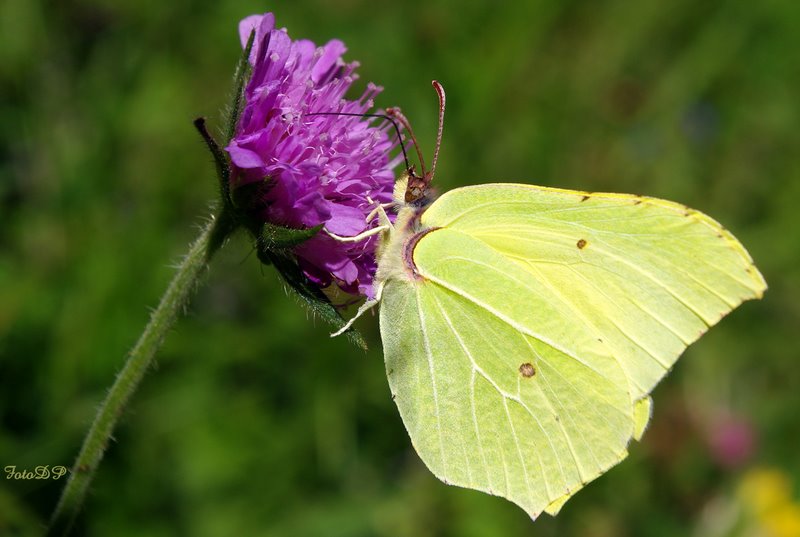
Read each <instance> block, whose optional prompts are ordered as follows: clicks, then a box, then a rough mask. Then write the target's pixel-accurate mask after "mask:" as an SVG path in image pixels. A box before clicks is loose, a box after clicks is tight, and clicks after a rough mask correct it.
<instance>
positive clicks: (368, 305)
mask: <svg viewBox="0 0 800 537" xmlns="http://www.w3.org/2000/svg"><path fill="white" fill-rule="evenodd" d="M381 294H383V282H381V283H380V284H379V285H378V287H377V289H375V297H374V298H370V299H369V300H367V301H366V302H364V303H363V304H361V307H360V308H358V311H357V312H356V314H355V315H354V316H353V318H352V319H350V320H349V321H347V324H345V325H344V326H343V327H341V328H340V329H339V330H337V331H336V332H334V333H333V334H331V337H336V336H340V335H342V334H343V333H345V332H346V331H347V330H349V329H350V327H351V326H353V323H354V322H355V321H356V319H358V318H359V317H361V316H362V315H363V314H364V313H366V312H367V311H368V310H370V309H372V308H373V307H374V306H376V305H377V304H378V303H379V302H380V301H381Z"/></svg>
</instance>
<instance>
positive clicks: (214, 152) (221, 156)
mask: <svg viewBox="0 0 800 537" xmlns="http://www.w3.org/2000/svg"><path fill="white" fill-rule="evenodd" d="M194 126H195V128H196V129H197V132H199V133H200V136H201V137H202V138H203V141H205V143H206V146H207V147H208V150H209V152H210V153H211V157H212V158H213V159H214V164H215V165H216V168H217V178H218V179H219V194H220V197H221V198H222V205H223V208H224V210H225V212H231V211H233V202H232V201H231V191H230V190H231V189H230V177H231V165H230V160H228V155H227V154H226V153H225V152H224V151H223V150H222V148H220V146H219V144H218V143H217V141H216V140H215V139H214V137H213V136H212V135H211V133H210V132H208V129H207V128H206V118H204V117H199V118H197V119H195V120H194Z"/></svg>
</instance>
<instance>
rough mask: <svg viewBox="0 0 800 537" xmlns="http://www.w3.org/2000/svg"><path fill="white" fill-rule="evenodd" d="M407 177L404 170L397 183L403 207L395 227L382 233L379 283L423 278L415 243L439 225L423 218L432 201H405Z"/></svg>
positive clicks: (376, 282)
mask: <svg viewBox="0 0 800 537" xmlns="http://www.w3.org/2000/svg"><path fill="white" fill-rule="evenodd" d="M408 178H409V176H408V174H407V173H406V174H403V176H402V177H400V179H398V181H397V186H396V187H395V202H396V203H397V204H398V205H399V206H400V210H399V211H398V213H397V218H396V219H395V221H394V226H393V227H392V229H389V230H388V231H386V232H385V233H384V234H383V235H382V236H381V243H380V245H379V247H378V272H377V274H376V277H375V284H376V286H380V285H383V284H384V283H386V282H387V281H389V280H401V281H406V282H415V281H419V280H421V277H420V276H419V274H418V273H417V270H416V266H415V265H414V259H413V254H414V246H416V244H417V242H419V240H420V239H421V238H422V237H423V236H425V235H426V234H428V233H429V232H431V231H434V230H435V229H437V228H427V227H425V226H423V225H422V223H421V222H420V218H421V217H422V214H423V213H424V212H425V209H426V208H427V205H429V204H430V203H429V202H427V203H425V204H424V205H422V204H419V205H418V204H417V203H416V202H415V203H406V202H405V197H406V192H407V191H406V185H407V184H408ZM423 199H425V200H427V196H426V197H423V198H420V200H423ZM418 201H419V200H418Z"/></svg>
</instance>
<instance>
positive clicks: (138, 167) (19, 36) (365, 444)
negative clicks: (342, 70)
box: [0, 0, 800, 537]
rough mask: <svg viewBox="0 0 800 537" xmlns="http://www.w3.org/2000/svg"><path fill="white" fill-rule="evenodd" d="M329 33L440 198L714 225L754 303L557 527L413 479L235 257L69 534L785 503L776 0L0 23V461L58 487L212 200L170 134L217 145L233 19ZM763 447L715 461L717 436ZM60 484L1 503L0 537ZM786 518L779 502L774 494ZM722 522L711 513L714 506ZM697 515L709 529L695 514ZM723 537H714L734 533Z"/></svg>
mask: <svg viewBox="0 0 800 537" xmlns="http://www.w3.org/2000/svg"><path fill="white" fill-rule="evenodd" d="M271 9H272V10H274V11H275V12H276V16H277V20H278V24H279V25H285V26H286V27H288V28H289V32H290V34H291V35H292V36H293V37H295V38H300V37H307V38H311V39H313V40H315V41H316V42H317V43H322V42H324V41H326V40H327V39H330V38H333V37H338V38H341V39H343V40H345V42H346V43H347V45H348V47H349V49H350V52H349V53H348V57H349V58H351V59H358V60H360V61H361V62H362V68H361V71H360V72H361V75H362V81H361V82H360V83H365V82H366V81H368V80H372V81H375V82H377V83H379V84H382V85H384V86H385V88H386V90H385V92H384V93H383V94H382V96H381V97H380V99H379V100H378V103H377V104H378V105H379V106H382V107H385V106H391V105H399V106H402V107H403V110H404V112H405V113H406V115H407V116H408V117H409V118H410V119H411V121H412V122H413V124H414V127H415V131H416V132H417V134H418V136H419V137H420V140H421V145H422V147H423V148H432V147H433V137H434V133H435V122H436V107H435V104H436V103H435V94H434V92H433V91H432V89H431V88H430V80H431V79H433V78H436V79H438V80H440V81H441V82H442V83H443V84H444V86H445V88H446V89H447V92H448V113H447V117H446V121H445V135H444V145H443V149H442V159H441V161H440V168H439V172H438V174H437V178H436V182H437V186H438V187H439V188H440V189H441V190H447V189H449V188H453V187H455V186H458V185H463V184H470V183H481V182H489V181H525V182H534V183H537V184H543V185H551V186H561V187H566V188H580V189H586V190H598V191H601V190H611V191H623V192H634V193H640V194H648V195H652V196H658V197H664V198H668V199H673V200H676V201H679V202H682V203H685V204H688V205H690V206H692V207H695V208H697V209H700V210H702V211H704V212H707V213H709V214H711V215H712V216H713V217H714V218H716V219H718V220H719V221H721V222H722V223H723V224H724V225H725V226H726V227H728V228H729V229H731V230H732V231H733V232H734V233H735V234H736V235H737V236H738V237H739V238H740V239H741V240H742V242H743V243H744V244H745V245H746V246H747V247H748V249H749V250H750V252H751V254H752V255H753V257H754V259H755V260H756V262H757V264H758V266H759V268H760V269H761V270H762V272H763V273H764V275H765V277H766V279H767V281H768V282H769V284H770V290H769V291H768V293H767V295H766V297H765V299H764V300H763V301H761V302H758V303H748V304H746V305H744V306H743V307H742V308H741V309H740V310H737V311H736V312H735V313H733V314H732V315H731V316H730V317H729V318H727V319H725V320H724V321H723V322H722V323H721V324H720V325H719V326H718V327H716V328H715V329H714V330H712V331H711V332H710V333H709V334H708V335H707V336H705V337H704V338H703V339H702V340H701V341H700V342H698V343H697V344H696V345H694V346H693V347H691V348H690V349H689V351H688V352H687V353H686V355H685V357H684V358H683V359H682V360H681V362H680V363H679V365H678V366H677V367H676V370H675V371H674V372H673V374H672V375H671V376H670V377H669V378H667V379H666V380H665V381H664V382H663V383H662V384H661V385H660V386H659V387H658V388H657V389H656V392H655V415H654V419H653V422H652V426H651V430H650V431H649V433H648V434H647V435H646V436H645V439H644V442H643V445H642V446H634V447H633V448H632V453H631V457H630V459H629V460H628V461H626V462H625V463H623V464H622V465H620V466H619V467H618V468H616V469H614V470H612V471H611V472H610V473H609V474H608V475H607V476H605V477H603V478H601V479H600V480H598V481H597V482H595V483H594V484H592V485H590V486H588V487H587V489H586V490H585V491H582V492H581V493H580V494H578V495H577V497H576V498H575V499H574V500H571V501H570V503H568V504H567V506H566V507H565V508H564V510H563V512H562V513H561V515H559V516H558V517H557V518H555V519H551V518H549V517H547V516H543V517H542V518H541V519H540V520H538V521H536V522H535V523H531V522H530V520H529V519H528V518H527V517H526V516H525V514H524V513H523V512H522V511H521V510H519V509H518V508H516V507H514V506H513V505H511V504H509V503H507V502H505V501H503V500H500V499H497V498H491V497H489V496H485V495H482V494H480V493H476V492H471V491H465V490H460V489H455V488H451V487H446V486H444V485H442V484H440V483H438V482H437V481H436V480H435V479H434V478H433V477H432V476H431V475H430V474H429V473H428V472H427V471H426V470H425V468H424V467H423V466H422V465H421V463H420V462H419V460H418V459H417V457H416V455H415V454H414V453H413V451H412V450H411V447H410V444H409V441H408V438H407V436H406V433H405V431H404V429H403V426H402V423H401V422H400V419H399V416H398V415H397V411H396V409H395V408H394V406H393V404H392V402H391V400H390V399H389V391H388V388H387V385H386V380H385V373H384V370H383V366H382V358H381V353H380V341H379V339H378V336H377V331H376V324H377V323H376V322H375V321H374V320H373V319H366V320H364V322H361V323H360V326H361V327H362V329H363V330H364V332H365V334H366V336H367V338H368V341H369V343H370V346H371V349H370V351H369V352H368V353H367V354H366V355H365V354H364V353H362V352H360V351H358V350H357V349H355V348H354V347H352V346H350V345H349V344H348V343H347V342H346V341H345V340H343V339H337V340H331V339H329V338H328V328H327V327H326V326H324V325H321V324H316V323H314V322H313V320H312V321H309V320H308V319H307V318H306V317H307V316H306V313H305V312H304V311H303V310H302V309H301V308H300V307H299V306H298V305H297V304H296V303H295V302H294V301H293V300H292V299H291V298H289V297H287V296H286V295H285V293H284V291H283V289H282V287H281V284H280V282H279V281H278V279H277V277H276V276H275V275H274V274H273V273H272V272H270V271H269V270H268V269H262V268H260V267H259V266H258V263H257V261H256V259H255V257H254V256H253V255H250V245H249V244H247V242H246V241H245V240H244V239H239V240H236V241H234V242H233V243H232V244H230V245H229V246H228V247H227V248H226V249H225V250H224V251H223V252H222V254H221V255H220V256H219V257H218V259H217V260H216V261H215V263H214V266H213V269H212V271H211V273H210V275H209V277H208V281H207V285H206V286H205V287H204V288H203V289H201V290H200V292H199V294H198V296H197V298H196V300H195V301H194V303H193V306H192V308H191V310H190V312H189V316H188V317H187V318H185V319H183V320H182V321H180V322H179V323H178V325H177V327H176V329H175V331H174V333H172V334H171V335H170V337H169V338H168V340H167V342H166V345H165V347H164V349H163V351H162V352H161V354H160V356H159V359H158V368H157V370H155V371H153V372H151V374H150V375H148V377H147V378H146V379H145V382H144V384H143V387H142V389H141V391H140V392H139V393H138V394H137V395H136V397H135V399H134V401H133V404H132V405H131V408H130V409H129V411H128V413H127V414H126V416H125V418H124V420H123V423H122V425H121V427H120V428H119V429H118V432H117V436H116V439H117V441H118V442H117V444H115V445H113V446H112V447H111V449H110V450H109V451H108V453H107V456H106V460H105V461H104V463H103V464H102V466H101V469H100V472H99V474H98V477H97V479H96V481H95V483H94V485H93V488H92V492H91V496H90V498H89V501H88V503H87V505H86V510H85V512H84V514H83V515H82V516H81V518H80V520H79V523H78V532H77V534H79V535H80V534H84V535H115V536H125V535H152V536H158V535H165V536H166V535H197V536H203V535H209V536H216V535H234V534H236V535H263V536H273V535H274V536H278V535H324V536H348V537H349V536H372V535H387V536H405V535H408V536H428V535H429V536H449V535H459V536H461V535H463V536H490V535H498V536H499V535H502V536H510V535H537V536H555V535H559V536H567V535H581V536H597V537H600V536H637V535H652V536H672V535H690V534H692V532H695V533H694V534H697V535H704V533H703V531H702V530H698V528H703V527H705V526H704V524H706V523H708V521H707V519H708V517H712V518H713V517H714V516H716V515H714V513H715V512H716V511H714V510H713V509H711V506H713V505H716V504H718V503H719V502H720V501H734V499H735V496H734V492H733V491H734V490H735V489H736V486H737V483H738V482H739V481H740V480H741V479H742V478H743V475H746V473H747V472H748V471H749V470H750V469H752V468H755V467H757V466H760V465H766V466H771V467H775V468H779V469H780V471H781V472H783V473H784V474H785V475H786V476H787V479H788V480H789V482H793V483H794V484H795V486H797V485H798V484H800V458H798V456H797V442H798V439H800V422H799V421H798V419H797V408H799V407H800V393H798V391H797V389H796V386H797V385H800V351H798V345H797V343H796V335H797V329H798V327H799V326H800V251H799V246H800V218H799V217H798V214H800V213H799V211H798V203H800V201H798V200H800V159H798V157H797V155H798V153H797V150H798V147H800V134H798V133H799V132H800V131H798V128H797V125H798V124H800V113H798V102H799V100H798V97H797V88H798V87H800V69H799V68H798V65H800V53H798V51H800V4H799V3H797V2H793V1H790V0H768V1H765V2H760V3H751V2H744V1H711V2H703V3H697V2H690V1H688V0H676V1H673V2H656V1H654V0H645V1H642V2H638V3H632V2H625V1H622V0H616V1H610V2H605V3H602V4H598V3H595V2H589V1H574V0H572V1H565V2H556V1H549V0H548V1H544V0H538V1H532V2H526V3H521V2H520V3H506V4H497V3H490V2H486V1H483V2H472V3H461V2H456V1H454V0H434V1H430V2H421V1H414V2H391V3H389V2H386V3H375V2H366V1H363V0H346V1H342V2H337V3H336V4H335V5H334V4H332V3H328V2H323V1H322V0H315V1H305V2H294V3H285V4H284V3H282V4H280V5H278V4H270V3H261V2H253V1H245V0H239V1H231V2H188V1H186V0H179V1H176V2H167V3H164V2H155V1H145V2H138V3H133V2H127V3H121V2H113V1H110V0H95V1H89V0H86V1H76V0H66V1H63V2H44V1H39V2H36V1H33V2H32V1H26V0H5V1H4V2H3V4H2V6H0V45H2V46H0V88H2V99H1V100H0V156H1V158H0V218H1V220H0V222H1V223H0V425H1V426H2V432H1V433H0V466H2V467H5V466H7V465H16V466H17V467H18V468H33V467H34V466H36V465H42V464H49V465H58V464H61V465H69V464H71V463H72V460H73V458H74V455H75V453H76V451H77V449H78V447H79V444H80V441H81V438H82V435H83V434H84V433H85V430H86V427H87V426H88V424H89V422H90V420H91V418H92V416H93V412H94V409H95V407H96V405H97V404H98V403H99V401H100V400H101V398H102V397H103V394H104V390H105V389H106V387H107V386H108V385H109V384H110V382H111V380H112V379H113V376H114V374H115V373H116V371H117V370H118V369H119V368H120V366H121V363H122V359H123V356H124V354H125V352H126V351H127V350H128V348H129V347H130V345H131V344H132V343H133V342H134V340H135V338H136V337H137V335H138V334H139V332H140V331H141V329H142V327H143V326H144V323H145V322H146V319H147V316H148V308H149V307H151V306H152V305H154V304H156V302H157V300H158V297H159V296H160V294H161V292H162V291H163V290H164V288H165V286H166V283H167V281H168V279H169V278H170V276H171V272H172V269H171V268H170V264H171V263H173V262H174V261H175V260H176V259H178V257H179V256H180V255H181V254H182V253H183V252H184V250H185V248H186V245H187V244H188V242H189V240H190V239H191V238H192V237H193V235H194V234H195V233H196V231H197V226H198V224H199V223H200V222H201V221H202V218H204V216H205V215H206V214H207V207H208V203H209V201H210V200H211V199H213V196H214V195H215V192H216V189H215V186H214V177H213V167H212V165H211V163H210V160H209V158H208V156H207V155H206V153H205V150H204V148H203V146H202V143H201V142H200V140H199V139H198V137H197V135H196V133H195V132H194V131H193V129H192V126H191V120H192V119H193V118H194V117H195V116H197V115H207V116H209V120H210V121H211V122H212V123H217V124H219V119H220V116H221V110H222V108H223V107H224V104H225V102H226V101H227V94H228V91H229V84H230V75H231V74H232V71H233V67H234V63H235V61H236V59H237V57H238V52H239V43H238V36H237V33H236V25H237V22H238V20H239V19H240V18H242V17H243V16H245V15H248V14H251V13H258V12H263V11H267V10H271ZM726 413H728V414H734V415H736V416H739V417H740V418H741V419H744V420H746V421H749V422H751V423H752V424H753V427H754V429H755V431H756V433H757V436H758V445H757V451H756V453H755V454H754V456H753V458H752V459H751V460H750V461H749V462H748V463H746V464H744V465H742V466H738V467H736V468H732V469H731V468H726V467H723V466H722V465H721V464H720V463H719V461H717V460H716V459H715V458H714V457H713V456H712V455H713V454H712V453H711V452H710V450H709V448H708V441H707V439H708V435H709V427H711V426H713V423H714V420H715V419H717V418H716V417H717V416H719V415H721V414H726ZM62 484H63V481H62V482H58V481H55V482H54V481H14V480H8V479H5V474H4V475H3V479H2V480H0V535H29V534H35V533H36V532H37V529H38V528H40V527H41V524H43V523H44V521H46V519H47V517H48V516H49V512H50V510H51V509H52V507H53V505H54V504H55V501H56V499H57V496H58V493H59V492H60V488H61V485H62ZM794 494H795V497H797V495H798V491H797V490H795V492H794ZM732 498H734V499H732ZM709 513H711V514H709ZM731 535H732V534H731Z"/></svg>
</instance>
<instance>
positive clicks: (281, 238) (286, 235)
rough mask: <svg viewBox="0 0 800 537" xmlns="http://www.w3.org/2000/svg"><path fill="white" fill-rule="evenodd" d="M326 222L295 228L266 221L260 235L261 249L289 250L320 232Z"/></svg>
mask: <svg viewBox="0 0 800 537" xmlns="http://www.w3.org/2000/svg"><path fill="white" fill-rule="evenodd" d="M323 226H324V224H319V225H316V226H314V227H312V228H308V229H293V228H289V227H283V226H279V225H277V224H271V223H269V222H265V223H264V224H262V225H261V233H260V234H259V237H258V242H259V249H262V248H264V249H266V250H288V249H291V248H294V247H295V246H298V245H300V244H302V243H304V242H306V241H307V240H308V239H310V238H312V237H313V236H314V235H316V234H317V233H319V231H320V230H321V229H322V228H323Z"/></svg>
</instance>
